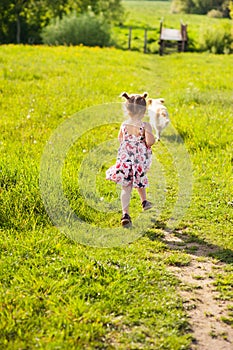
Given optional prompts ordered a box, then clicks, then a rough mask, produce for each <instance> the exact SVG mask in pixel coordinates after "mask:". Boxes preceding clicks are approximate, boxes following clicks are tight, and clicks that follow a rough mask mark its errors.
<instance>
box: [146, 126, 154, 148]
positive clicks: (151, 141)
mask: <svg viewBox="0 0 233 350" xmlns="http://www.w3.org/2000/svg"><path fill="white" fill-rule="evenodd" d="M145 141H146V145H147V146H148V147H150V146H152V145H153V144H154V143H155V137H154V135H153V132H152V127H151V125H150V124H149V123H145Z"/></svg>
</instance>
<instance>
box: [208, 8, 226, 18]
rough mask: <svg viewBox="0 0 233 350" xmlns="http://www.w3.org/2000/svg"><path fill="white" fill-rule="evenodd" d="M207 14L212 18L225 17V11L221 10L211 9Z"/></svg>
mask: <svg viewBox="0 0 233 350" xmlns="http://www.w3.org/2000/svg"><path fill="white" fill-rule="evenodd" d="M207 16H208V17H210V18H223V13H222V12H221V11H219V10H214V9H213V10H210V11H209V12H208V13H207Z"/></svg>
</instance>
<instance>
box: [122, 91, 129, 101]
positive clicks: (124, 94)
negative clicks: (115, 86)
mask: <svg viewBox="0 0 233 350" xmlns="http://www.w3.org/2000/svg"><path fill="white" fill-rule="evenodd" d="M121 97H125V98H126V100H129V99H130V97H129V95H128V94H127V92H123V93H122V94H121Z"/></svg>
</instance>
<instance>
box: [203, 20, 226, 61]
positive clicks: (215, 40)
mask: <svg viewBox="0 0 233 350" xmlns="http://www.w3.org/2000/svg"><path fill="white" fill-rule="evenodd" d="M200 43H201V49H202V50H203V51H210V52H212V53H216V54H223V53H230V52H231V46H232V43H233V38H232V35H231V26H230V25H229V26H221V25H218V26H214V27H213V28H209V29H207V30H206V31H204V32H203V33H202V36H201V39H200Z"/></svg>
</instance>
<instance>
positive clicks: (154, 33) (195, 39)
mask: <svg viewBox="0 0 233 350" xmlns="http://www.w3.org/2000/svg"><path fill="white" fill-rule="evenodd" d="M123 5H124V8H125V17H124V18H123V19H122V26H121V27H116V28H114V33H115V40H116V42H117V44H118V46H119V47H121V48H125V49H127V48H128V35H129V27H131V28H132V40H131V49H132V50H139V51H141V52H143V47H144V30H145V29H147V38H148V45H147V50H148V52H151V53H157V52H158V51H159V45H158V41H159V30H160V21H161V20H162V21H163V24H164V27H167V28H174V29H179V28H180V22H183V23H184V24H187V30H188V37H189V50H190V51H192V50H194V49H195V50H196V51H198V50H200V48H201V44H202V42H203V34H204V33H206V32H207V30H213V29H214V28H215V29H216V31H217V30H219V28H221V27H224V26H230V25H231V20H230V19H216V18H210V17H208V16H200V15H192V14H185V13H182V14H180V13H172V12H171V1H140V0H139V1H131V0H128V1H123ZM142 9H143V11H142ZM148 19H149V20H148Z"/></svg>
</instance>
